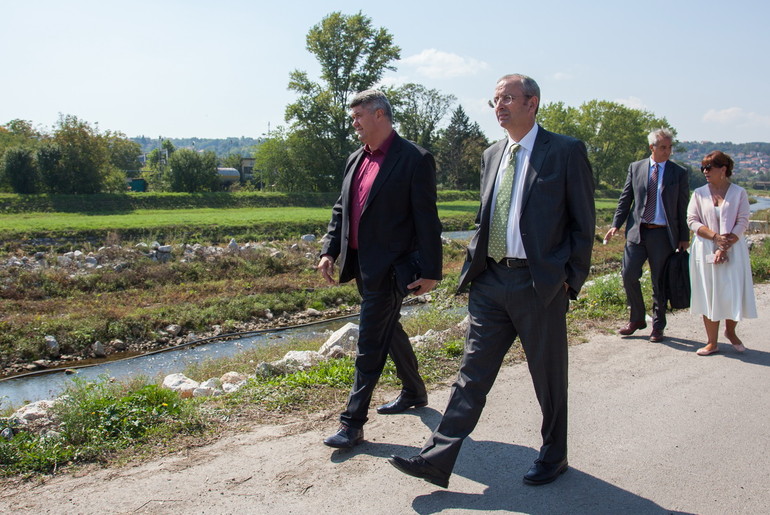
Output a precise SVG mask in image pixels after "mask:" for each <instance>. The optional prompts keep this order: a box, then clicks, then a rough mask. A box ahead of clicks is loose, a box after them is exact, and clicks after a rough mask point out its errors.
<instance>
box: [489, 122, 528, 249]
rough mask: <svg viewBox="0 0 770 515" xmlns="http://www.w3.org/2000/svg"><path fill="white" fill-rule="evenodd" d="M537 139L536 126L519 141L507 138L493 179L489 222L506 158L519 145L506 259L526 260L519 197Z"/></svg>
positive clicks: (509, 217)
mask: <svg viewBox="0 0 770 515" xmlns="http://www.w3.org/2000/svg"><path fill="white" fill-rule="evenodd" d="M536 137H537V124H535V125H534V126H533V127H532V129H531V130H530V131H529V132H528V133H527V135H526V136H524V137H523V138H521V141H513V140H512V139H511V138H510V136H509V137H508V143H507V144H506V146H505V151H504V152H503V159H502V161H501V162H500V166H499V167H498V170H497V177H495V189H494V191H493V193H492V199H491V202H492V213H491V216H490V220H491V219H492V217H494V215H495V204H496V202H497V192H498V190H499V188H500V181H501V180H502V177H503V173H505V169H506V168H507V167H508V157H509V156H510V155H511V146H512V145H513V144H514V143H518V144H519V145H521V148H519V150H518V152H516V175H515V178H514V182H513V198H512V199H511V211H510V213H509V216H508V234H507V237H506V253H505V256H506V257H510V258H520V259H526V258H527V253H526V252H525V251H524V243H522V241H521V233H520V232H519V220H520V219H521V197H522V193H523V192H524V183H525V180H524V179H525V178H526V176H527V169H528V168H529V158H530V156H531V155H532V149H533V148H534V146H535V138H536Z"/></svg>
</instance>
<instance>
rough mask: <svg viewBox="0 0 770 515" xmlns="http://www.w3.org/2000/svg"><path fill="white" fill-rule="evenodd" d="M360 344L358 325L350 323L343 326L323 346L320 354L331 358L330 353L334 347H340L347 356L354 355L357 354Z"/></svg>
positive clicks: (319, 350)
mask: <svg viewBox="0 0 770 515" xmlns="http://www.w3.org/2000/svg"><path fill="white" fill-rule="evenodd" d="M357 343H358V325H356V324H354V323H352V322H348V323H347V324H345V325H343V326H342V327H340V328H339V329H337V330H336V331H334V332H333V333H332V335H331V336H330V337H329V338H328V339H327V340H326V342H325V343H324V344H323V345H321V348H320V349H318V352H319V353H320V354H321V355H323V356H327V357H328V356H329V352H330V351H331V349H332V347H335V346H337V347H340V348H341V349H342V352H343V353H344V354H346V355H349V354H354V353H355V352H356V344H357Z"/></svg>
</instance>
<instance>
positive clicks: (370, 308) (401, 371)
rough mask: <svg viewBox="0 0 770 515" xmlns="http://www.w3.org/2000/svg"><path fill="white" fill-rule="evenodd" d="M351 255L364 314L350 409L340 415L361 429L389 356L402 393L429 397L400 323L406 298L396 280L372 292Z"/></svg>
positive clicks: (356, 260)
mask: <svg viewBox="0 0 770 515" xmlns="http://www.w3.org/2000/svg"><path fill="white" fill-rule="evenodd" d="M348 252H349V254H348V257H347V259H353V263H354V265H355V277H356V285H357V286H358V291H359V292H360V293H361V315H360V317H359V326H358V331H359V336H358V345H357V349H356V362H355V376H354V378H353V387H352V389H351V390H350V396H349V397H348V405H347V408H346V409H345V411H344V412H342V415H340V422H342V423H343V424H346V425H348V426H350V427H356V428H361V427H363V426H364V424H365V423H366V421H367V420H368V412H369V404H370V403H371V400H372V392H373V391H374V387H375V386H376V385H377V381H379V379H380V375H382V369H383V368H384V367H385V362H386V360H387V357H388V355H390V357H391V359H393V363H394V364H395V365H396V375H397V376H398V378H399V379H400V380H401V383H402V392H403V393H405V394H407V395H413V396H417V397H421V396H426V395H427V394H426V391H425V383H424V382H423V380H422V378H421V377H420V373H419V371H418V366H417V356H415V354H414V349H412V344H411V343H410V342H409V337H408V336H407V334H406V332H404V328H403V327H402V326H401V322H399V319H400V318H401V303H402V302H403V300H404V299H403V297H402V296H401V295H400V294H399V293H398V291H397V290H396V287H395V278H394V280H391V281H387V282H386V283H385V284H383V286H382V288H381V289H380V290H377V291H371V290H368V289H367V288H366V287H365V286H364V283H363V281H362V280H361V269H360V267H359V265H358V257H357V253H356V252H355V251H351V250H348Z"/></svg>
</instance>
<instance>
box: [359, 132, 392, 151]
mask: <svg viewBox="0 0 770 515" xmlns="http://www.w3.org/2000/svg"><path fill="white" fill-rule="evenodd" d="M395 138H396V131H390V135H389V136H388V137H387V138H385V141H383V142H382V144H381V145H380V147H379V148H377V149H376V150H374V151H372V149H371V148H370V147H369V145H364V151H365V152H366V153H367V154H369V155H371V156H376V155H378V154H379V153H382V154H383V155H384V154H387V153H388V150H390V145H391V144H392V143H393V140H394V139H395Z"/></svg>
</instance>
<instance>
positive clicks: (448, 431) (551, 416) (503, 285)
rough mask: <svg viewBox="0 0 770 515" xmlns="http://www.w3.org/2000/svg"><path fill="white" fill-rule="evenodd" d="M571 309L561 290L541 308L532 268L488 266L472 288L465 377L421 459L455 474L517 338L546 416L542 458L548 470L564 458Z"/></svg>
mask: <svg viewBox="0 0 770 515" xmlns="http://www.w3.org/2000/svg"><path fill="white" fill-rule="evenodd" d="M568 308H569V298H568V296H567V293H566V292H565V291H564V290H563V289H561V290H560V291H559V293H557V295H556V297H555V298H554V299H553V300H552V301H551V303H550V304H548V305H544V304H543V302H542V300H541V299H540V297H538V295H537V293H536V292H535V288H534V286H533V283H532V276H531V274H530V271H529V268H526V267H524V268H517V269H509V268H506V267H504V266H502V265H499V264H497V263H494V262H492V261H491V260H488V265H487V269H486V270H485V271H484V272H482V273H481V274H480V275H479V276H478V277H476V278H475V279H474V280H473V283H472V284H471V290H470V297H469V300H468V311H469V313H470V327H469V329H468V337H467V341H466V345H465V353H464V355H463V360H462V364H461V365H460V372H459V374H458V376H457V379H456V380H455V383H454V385H453V386H452V391H451V393H450V398H449V403H448V405H447V408H446V411H445V412H444V416H443V417H442V419H441V422H439V425H438V427H437V428H436V430H435V431H434V433H433V435H432V436H431V437H430V438H429V439H428V441H427V443H426V444H425V446H424V447H423V449H422V450H421V451H420V455H421V456H422V457H423V458H424V459H426V460H427V461H428V462H429V463H431V464H432V465H433V466H435V467H437V468H438V469H440V470H442V471H444V472H446V473H447V474H448V473H451V471H452V469H453V468H454V465H455V461H456V460H457V456H458V453H459V452H460V447H461V445H462V443H463V440H464V439H465V438H466V437H467V436H468V435H469V434H470V433H471V432H472V431H473V429H474V428H475V427H476V424H477V422H478V420H479V417H480V416H481V412H482V410H483V408H484V405H485V404H486V399H487V394H488V393H489V391H490V389H491V388H492V385H493V383H494V382H495V379H496V378H497V374H498V372H499V370H500V366H501V365H502V362H503V358H504V357H505V354H506V353H507V352H508V349H509V348H510V347H511V345H512V344H513V341H514V340H515V338H516V336H519V337H520V339H521V343H522V347H523V348H524V353H525V354H526V357H527V365H528V367H529V372H530V376H531V377H532V382H533V384H534V387H535V394H536V396H537V400H538V402H539V404H540V409H541V412H542V414H543V423H542V426H541V435H542V438H543V445H542V447H541V448H540V458H539V459H541V460H543V461H544V462H546V463H558V462H560V461H561V460H564V459H566V457H567V358H568V356H567V322H566V313H567V309H568ZM522 389H524V388H522ZM518 394H522V392H518Z"/></svg>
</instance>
